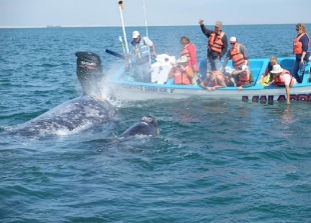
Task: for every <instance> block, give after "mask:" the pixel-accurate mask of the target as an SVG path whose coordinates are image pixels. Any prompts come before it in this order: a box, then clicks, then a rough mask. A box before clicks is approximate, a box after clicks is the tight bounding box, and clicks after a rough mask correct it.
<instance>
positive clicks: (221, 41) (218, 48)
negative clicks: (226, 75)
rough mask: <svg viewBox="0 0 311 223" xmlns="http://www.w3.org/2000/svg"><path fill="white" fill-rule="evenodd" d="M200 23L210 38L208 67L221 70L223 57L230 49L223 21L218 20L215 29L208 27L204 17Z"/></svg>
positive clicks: (204, 32)
mask: <svg viewBox="0 0 311 223" xmlns="http://www.w3.org/2000/svg"><path fill="white" fill-rule="evenodd" d="M199 24H200V26H201V30H202V32H203V34H204V35H205V36H206V37H207V38H208V45H207V65H206V69H207V70H211V71H216V70H219V67H220V65H221V58H222V57H223V55H225V53H226V52H227V50H228V39H227V36H226V34H225V32H223V31H222V22H220V21H217V22H216V23H215V27H214V30H209V29H206V28H205V26H204V23H203V20H202V19H200V20H199Z"/></svg>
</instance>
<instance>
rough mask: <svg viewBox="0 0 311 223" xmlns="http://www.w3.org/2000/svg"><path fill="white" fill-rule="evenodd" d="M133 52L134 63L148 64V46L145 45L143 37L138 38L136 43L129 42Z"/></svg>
mask: <svg viewBox="0 0 311 223" xmlns="http://www.w3.org/2000/svg"><path fill="white" fill-rule="evenodd" d="M131 44H132V45H133V46H134V51H135V63H136V64H143V63H147V62H149V46H148V45H147V44H145V41H144V37H140V41H139V42H138V43H137V42H135V41H134V40H133V41H132V42H131Z"/></svg>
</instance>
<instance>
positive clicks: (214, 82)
mask: <svg viewBox="0 0 311 223" xmlns="http://www.w3.org/2000/svg"><path fill="white" fill-rule="evenodd" d="M213 74H215V79H214V80H211V81H210V82H209V84H210V85H212V86H217V85H218V82H217V76H218V75H221V76H223V77H224V79H225V80H226V78H227V77H226V76H225V75H224V74H223V73H221V72H219V71H213Z"/></svg>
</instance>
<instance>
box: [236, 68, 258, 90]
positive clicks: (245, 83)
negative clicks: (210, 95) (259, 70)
mask: <svg viewBox="0 0 311 223" xmlns="http://www.w3.org/2000/svg"><path fill="white" fill-rule="evenodd" d="M231 76H232V78H231V81H233V82H235V83H236V86H237V89H239V91H241V90H242V89H243V88H248V87H252V86H254V75H253V72H252V71H250V69H249V68H248V66H247V65H243V66H242V67H241V70H235V71H233V72H232V74H231Z"/></svg>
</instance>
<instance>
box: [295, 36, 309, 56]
mask: <svg viewBox="0 0 311 223" xmlns="http://www.w3.org/2000/svg"><path fill="white" fill-rule="evenodd" d="M304 35H306V36H307V37H308V39H309V42H308V47H309V44H310V37H309V36H308V34H307V33H301V34H300V35H299V36H297V37H296V38H295V39H294V42H293V47H294V49H293V52H294V54H302V52H303V51H302V42H299V40H300V38H301V37H303V36H304ZM307 52H308V51H307Z"/></svg>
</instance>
